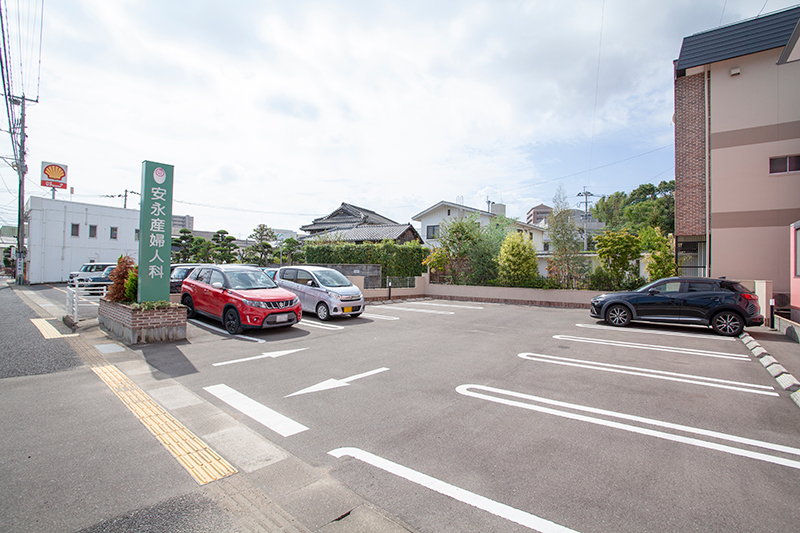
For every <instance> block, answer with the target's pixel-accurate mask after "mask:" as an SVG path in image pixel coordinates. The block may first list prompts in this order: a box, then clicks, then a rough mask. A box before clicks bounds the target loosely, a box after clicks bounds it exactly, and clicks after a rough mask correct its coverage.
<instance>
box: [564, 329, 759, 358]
mask: <svg viewBox="0 0 800 533" xmlns="http://www.w3.org/2000/svg"><path fill="white" fill-rule="evenodd" d="M553 338H554V339H559V340H563V341H574V342H588V343H590V344H604V345H606V346H619V347H621V348H636V349H639V350H655V351H657V352H672V353H682V354H689V355H702V356H704V357H720V358H722V359H734V360H736V361H746V362H749V361H750V357H748V356H746V355H741V354H737V353H726V352H710V351H708V350H695V349H694V348H675V347H673V346H661V345H658V344H640V343H638V342H625V341H611V340H600V339H588V338H585V337H573V336H571V335H553Z"/></svg>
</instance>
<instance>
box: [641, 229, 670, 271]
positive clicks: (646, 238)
mask: <svg viewBox="0 0 800 533" xmlns="http://www.w3.org/2000/svg"><path fill="white" fill-rule="evenodd" d="M639 241H640V242H641V246H642V249H644V250H646V251H649V252H650V257H649V258H648V260H647V264H646V265H645V269H646V270H647V275H648V276H649V277H650V279H651V280H653V281H654V280H657V279H661V278H669V277H672V276H677V275H678V263H677V262H676V261H675V244H674V242H675V241H674V238H673V236H672V235H663V234H662V233H661V230H660V229H658V228H647V229H646V230H645V231H643V232H642V234H641V235H640V236H639Z"/></svg>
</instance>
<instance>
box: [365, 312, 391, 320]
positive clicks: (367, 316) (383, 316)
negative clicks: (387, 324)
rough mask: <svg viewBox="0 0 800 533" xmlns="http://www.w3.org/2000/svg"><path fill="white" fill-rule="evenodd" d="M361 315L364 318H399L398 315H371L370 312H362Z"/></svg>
mask: <svg viewBox="0 0 800 533" xmlns="http://www.w3.org/2000/svg"><path fill="white" fill-rule="evenodd" d="M361 316H362V317H364V318H377V319H378V320H400V317H399V316H386V315H373V314H372V313H364V314H362V315H361Z"/></svg>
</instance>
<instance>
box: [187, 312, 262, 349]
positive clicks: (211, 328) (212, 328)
mask: <svg viewBox="0 0 800 533" xmlns="http://www.w3.org/2000/svg"><path fill="white" fill-rule="evenodd" d="M188 321H189V322H191V323H192V324H194V325H195V326H200V327H201V328H205V329H210V330H211V331H218V332H219V333H224V334H225V335H228V336H230V337H231V338H234V339H244V340H246V341H253V342H258V343H264V342H267V341H265V340H263V339H256V338H255V337H248V336H247V335H231V334H230V333H228V332H227V331H225V330H224V329H221V328H216V327H214V326H209V325H208V324H205V323H203V322H200V321H199V320H196V319H194V318H190V319H189V320H188Z"/></svg>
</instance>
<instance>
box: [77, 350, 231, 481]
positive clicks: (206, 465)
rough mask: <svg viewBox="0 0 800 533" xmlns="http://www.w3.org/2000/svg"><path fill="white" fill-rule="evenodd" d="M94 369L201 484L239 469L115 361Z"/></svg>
mask: <svg viewBox="0 0 800 533" xmlns="http://www.w3.org/2000/svg"><path fill="white" fill-rule="evenodd" d="M92 370H93V371H94V372H95V374H97V375H98V376H99V377H100V379H102V380H103V381H104V382H105V383H106V385H108V387H109V388H110V389H111V390H112V391H113V392H114V394H116V395H117V396H118V397H119V398H120V400H122V402H123V403H124V404H125V405H126V406H127V407H128V409H130V410H131V412H132V413H133V414H134V415H136V417H137V418H138V419H139V420H140V421H141V422H142V424H144V426H145V427H146V428H147V429H149V430H150V432H151V433H152V434H153V435H154V436H155V437H156V438H157V439H158V440H159V442H161V444H163V445H164V447H165V448H166V449H167V450H169V452H170V453H171V454H172V455H173V456H175V458H176V459H178V462H179V463H181V465H183V467H184V468H186V470H187V471H188V472H189V473H190V474H191V475H192V477H194V479H195V480H196V481H197V482H198V483H200V484H201V485H203V484H206V483H209V482H211V481H215V480H217V479H222V478H224V477H226V476H229V475H231V474H234V473H236V471H237V470H236V469H235V468H234V467H233V466H231V464H230V463H228V462H227V461H226V460H225V459H223V458H222V457H221V456H220V455H218V454H217V453H216V452H214V451H213V450H212V449H210V448H209V447H208V446H206V444H205V443H204V442H203V441H202V440H200V439H199V438H197V436H195V435H194V433H192V432H191V431H189V430H188V429H187V428H186V427H185V426H184V425H183V424H181V423H180V422H178V421H177V420H176V419H175V418H173V417H172V416H171V415H170V414H169V413H167V412H166V411H164V409H162V408H161V406H160V405H158V404H157V403H156V402H154V401H153V400H152V399H151V398H150V397H149V396H148V395H147V394H146V393H145V392H144V391H143V390H142V389H140V388H139V387H138V386H136V384H135V383H133V382H132V381H131V380H130V379H128V377H127V376H126V375H125V374H123V373H122V372H120V371H119V369H117V367H115V366H113V365H109V364H108V363H106V364H105V365H102V366H93V367H92Z"/></svg>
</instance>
